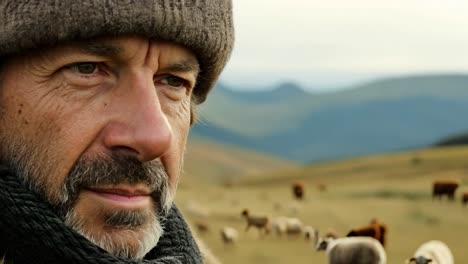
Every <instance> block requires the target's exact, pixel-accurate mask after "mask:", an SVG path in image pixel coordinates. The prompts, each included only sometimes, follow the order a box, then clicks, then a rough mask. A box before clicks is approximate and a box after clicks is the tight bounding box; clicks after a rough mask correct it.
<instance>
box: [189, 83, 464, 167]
mask: <svg viewBox="0 0 468 264" xmlns="http://www.w3.org/2000/svg"><path fill="white" fill-rule="evenodd" d="M467 86H468V75H434V76H413V77H404V78H403V77H402V78H393V79H385V80H377V81H374V82H369V83H366V84H363V85H360V86H356V87H354V88H353V89H347V90H343V91H339V92H333V93H323V94H310V93H306V92H304V91H301V90H300V88H298V87H297V86H294V85H292V84H284V86H279V87H277V88H276V89H275V90H273V91H258V92H250V93H249V92H239V91H229V90H227V88H225V87H224V88H223V87H218V88H219V89H218V88H217V89H215V90H214V91H213V94H211V95H210V99H209V100H208V101H207V103H206V104H205V105H203V106H202V109H201V117H202V121H203V122H202V123H199V124H197V125H196V126H195V128H194V130H193V133H194V134H195V135H198V136H201V137H203V136H205V137H208V138H210V139H214V140H217V141H219V142H223V143H227V144H231V145H237V146H241V147H246V148H252V149H255V150H257V151H261V152H267V153H271V154H273V155H276V156H279V157H282V158H286V159H290V160H295V161H299V162H311V161H320V160H330V159H336V158H344V157H349V156H354V155H367V154H372V153H381V152H387V151H395V150H401V149H408V148H413V147H419V146H426V145H431V144H433V143H435V142H436V141H438V140H439V139H441V138H444V137H446V136H448V135H452V134H457V133H460V132H463V131H467V130H468V123H467V122H461V121H460V117H461V116H465V115H467V114H468V89H466V87H467ZM288 89H290V90H291V95H290V96H286V94H287V90H288Z"/></svg>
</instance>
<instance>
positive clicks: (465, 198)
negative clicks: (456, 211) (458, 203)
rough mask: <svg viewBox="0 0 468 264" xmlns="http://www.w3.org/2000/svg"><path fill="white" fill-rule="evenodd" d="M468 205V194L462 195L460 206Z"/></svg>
mask: <svg viewBox="0 0 468 264" xmlns="http://www.w3.org/2000/svg"><path fill="white" fill-rule="evenodd" d="M467 203H468V192H464V193H463V194H462V204H463V205H466V204H467Z"/></svg>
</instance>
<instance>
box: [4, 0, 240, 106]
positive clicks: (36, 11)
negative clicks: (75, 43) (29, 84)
mask: <svg viewBox="0 0 468 264" xmlns="http://www.w3.org/2000/svg"><path fill="white" fill-rule="evenodd" d="M123 34H139V35H144V36H147V37H149V38H158V39H163V40H167V41H172V42H175V43H178V44H181V45H183V46H185V47H188V48H189V49H190V50H192V51H193V52H194V53H195V54H196V56H197V58H198V60H199V63H200V68H201V72H200V74H199V77H198V80H197V86H196V88H195V90H194V94H195V95H196V98H197V103H202V102H203V101H205V99H206V96H207V94H208V92H209V91H210V89H211V88H212V87H213V85H214V83H215V82H216V80H217V79H218V76H219V74H220V73H221V71H222V69H223V68H224V66H225V64H226V62H227V60H228V58H229V56H230V54H231V51H232V48H233V42H234V29H233V23H232V3H231V0H134V1H132V0H79V1H76V0H1V1H0V57H3V56H4V55H10V54H14V53H20V52H22V51H25V50H29V49H37V48H39V47H41V48H42V47H43V46H54V45H57V44H59V43H62V42H64V41H72V40H83V39H89V38H93V37H98V36H117V35H123Z"/></svg>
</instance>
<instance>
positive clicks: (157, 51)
mask: <svg viewBox="0 0 468 264" xmlns="http://www.w3.org/2000/svg"><path fill="white" fill-rule="evenodd" d="M197 75H198V63H197V60H196V57H195V56H194V54H193V53H191V52H190V51H189V50H187V49H185V48H183V47H181V46H178V45H175V44H171V43H168V42H162V41H150V40H148V39H144V38H139V37H134V36H128V37H119V38H107V39H99V40H95V41H90V42H83V43H81V42H80V43H71V44H67V45H62V46H61V47H59V48H53V49H49V50H45V51H43V52H36V53H34V54H28V55H27V56H22V57H14V58H11V59H10V60H8V62H7V63H6V65H5V67H4V72H3V76H2V78H1V84H0V87H1V89H0V127H1V128H2V129H1V130H0V146H1V149H0V159H2V160H4V161H6V162H7V163H9V165H11V166H12V167H13V168H14V169H15V170H16V172H17V173H18V175H19V176H20V177H21V178H22V179H23V180H24V181H25V182H26V183H27V184H28V185H29V186H30V187H31V188H32V189H34V190H36V191H37V192H38V193H39V194H40V195H42V196H44V197H45V198H46V199H47V200H48V201H49V202H50V203H51V204H52V205H53V206H54V207H55V208H56V209H57V212H58V213H59V214H60V215H61V216H62V217H63V218H64V220H65V222H66V223H67V224H68V225H70V226H71V227H73V228H74V229H75V230H77V231H78V232H80V233H81V234H83V235H84V236H85V237H87V238H88V239H90V240H91V241H93V242H94V243H96V244H98V245H100V246H101V247H103V248H104V249H106V250H108V251H109V252H111V253H113V254H115V255H119V256H128V257H134V258H140V257H143V255H144V254H146V253H147V252H148V251H149V250H150V249H151V248H152V247H154V246H155V244H156V243H157V241H158V239H159V237H160V235H161V232H162V231H161V226H160V221H161V219H162V218H163V217H164V215H165V214H166V213H167V210H168V209H169V208H170V205H171V203H172V199H173V196H174V194H175V189H176V186H177V181H178V178H179V173H180V168H181V166H182V159H183V153H184V149H185V143H186V139H187V134H188V131H189V126H190V109H191V95H192V90H193V88H194V86H195V82H196V78H197Z"/></svg>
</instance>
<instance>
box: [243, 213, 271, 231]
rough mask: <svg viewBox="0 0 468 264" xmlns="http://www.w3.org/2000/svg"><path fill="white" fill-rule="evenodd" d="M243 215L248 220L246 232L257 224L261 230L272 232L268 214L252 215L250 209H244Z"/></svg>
mask: <svg viewBox="0 0 468 264" xmlns="http://www.w3.org/2000/svg"><path fill="white" fill-rule="evenodd" d="M242 216H243V217H244V218H245V220H246V221H247V227H246V228H245V232H247V231H248V230H249V228H250V227H251V226H255V227H256V228H257V229H258V231H259V232H261V231H262V230H263V231H264V232H265V234H268V233H270V218H269V217H268V216H252V215H250V213H249V210H248V209H244V210H243V211H242Z"/></svg>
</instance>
